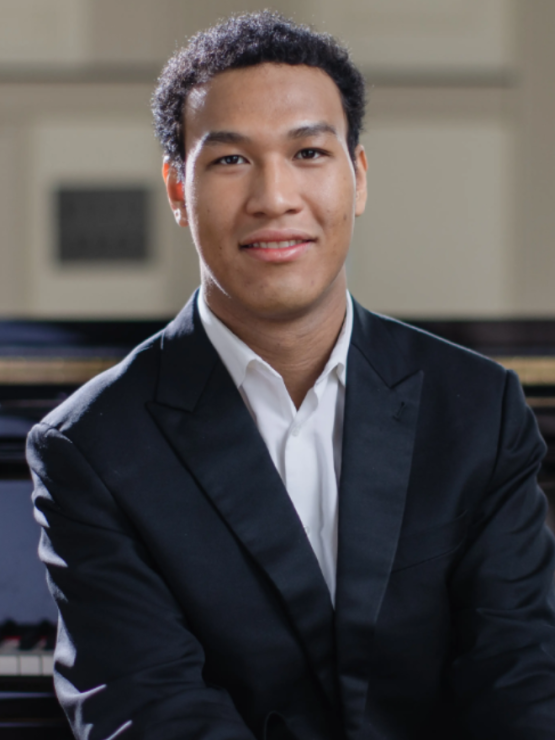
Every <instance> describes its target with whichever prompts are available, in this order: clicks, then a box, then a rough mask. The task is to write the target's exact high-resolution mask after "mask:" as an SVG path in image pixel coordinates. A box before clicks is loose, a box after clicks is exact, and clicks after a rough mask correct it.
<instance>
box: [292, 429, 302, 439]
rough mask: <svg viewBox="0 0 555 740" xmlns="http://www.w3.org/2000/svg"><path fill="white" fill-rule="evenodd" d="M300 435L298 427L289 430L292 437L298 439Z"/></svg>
mask: <svg viewBox="0 0 555 740" xmlns="http://www.w3.org/2000/svg"><path fill="white" fill-rule="evenodd" d="M300 433H301V428H300V427H293V429H291V434H292V435H293V436H294V437H298V436H299V434H300Z"/></svg>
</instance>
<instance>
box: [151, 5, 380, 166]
mask: <svg viewBox="0 0 555 740" xmlns="http://www.w3.org/2000/svg"><path fill="white" fill-rule="evenodd" d="M265 62H274V63H276V64H290V65H293V66H294V65H300V64H305V65H307V66H309V67H318V68H319V69H321V70H323V71H324V72H326V73H327V74H328V75H329V76H330V77H331V79H332V80H333V81H334V82H335V84H336V85H337V87H338V89H339V93H340V95H341V101H342V104H343V110H344V111H345V115H346V117H347V146H348V150H349V154H350V156H351V158H352V159H353V161H354V158H355V149H356V147H357V145H358V142H359V137H360V132H361V130H362V124H363V119H364V109H365V104H366V91H365V83H364V78H363V76H362V74H361V73H360V71H359V70H358V69H357V68H356V66H355V65H354V63H353V62H352V60H351V58H350V56H349V52H348V50H347V49H346V48H345V47H344V46H342V45H341V44H339V43H338V42H337V41H336V40H335V39H334V38H333V37H332V36H330V35H329V34H327V33H318V32H317V31H315V30H313V29H312V28H310V27H309V26H304V25H299V24H297V23H295V22H293V21H291V20H289V19H288V18H285V17H284V16H282V15H280V14H279V13H275V12H271V11H268V10H264V11H261V12H256V13H245V14H242V15H234V16H231V17H230V18H228V19H227V20H225V21H223V22H221V23H219V24H217V25H215V26H212V27H211V28H209V29H207V30H206V31H201V32H199V33H197V34H195V35H194V36H193V37H192V38H191V39H190V41H189V43H188V44H187V46H185V47H184V48H182V49H179V50H178V51H177V52H176V53H175V54H174V55H173V56H172V57H171V58H170V60H169V61H168V63H167V64H166V66H165V67H164V69H163V71H162V74H161V75H160V77H159V79H158V84H157V86H156V89H155V91H154V94H153V96H152V101H151V104H152V112H153V114H154V129H155V133H156V136H157V138H158V139H159V141H160V143H161V145H162V148H163V151H164V155H165V156H167V157H168V158H169V160H170V161H171V162H172V163H173V164H174V165H175V166H176V167H177V170H178V173H179V176H180V177H181V176H182V173H183V165H184V162H185V141H184V125H183V112H184V106H185V102H186V100H187V95H188V94H189V92H190V91H191V90H192V89H193V88H194V87H197V86H198V85H202V84H204V83H206V82H208V81H209V80H210V79H211V78H212V77H214V76H215V75H217V74H220V73H221V72H225V71H226V70H230V69H239V68H244V67H252V66H255V65H257V64H263V63H265Z"/></svg>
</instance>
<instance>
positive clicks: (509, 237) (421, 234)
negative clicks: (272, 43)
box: [0, 0, 555, 317]
mask: <svg viewBox="0 0 555 740" xmlns="http://www.w3.org/2000/svg"><path fill="white" fill-rule="evenodd" d="M263 7H271V8H274V9H277V10H280V11H282V12H283V13H285V14H287V15H290V16H292V17H293V18H295V19H296V20H299V21H303V22H309V23H313V24H314V25H316V27H317V28H319V29H320V30H326V31H329V32H331V33H333V34H335V35H337V36H339V38H341V39H342V40H343V41H345V42H346V43H347V45H348V46H349V47H350V48H351V50H352V52H353V55H354V58H355V60H356V61H357V62H358V64H359V66H360V67H361V69H362V70H363V71H364V74H365V76H366V79H367V81H368V85H369V92H370V105H369V109H368V116H367V124H366V132H365V134H364V137H363V143H364V145H365V147H366V149H367V152H368V158H369V163H370V169H369V175H368V180H369V193H370V198H369V204H368V209H367V213H366V214H365V215H364V216H363V217H362V218H360V219H359V220H358V222H357V226H356V231H355V236H354V240H353V248H352V252H351V255H350V258H349V265H348V268H349V280H350V286H351V289H352V291H353V293H354V294H355V296H356V297H357V298H358V299H359V300H361V301H362V303H364V304H365V305H366V306H368V307H369V308H372V309H374V310H377V311H382V312H386V313H390V314H393V315H397V316H403V317H439V316H441V317H508V316H524V315H525V316H538V317H541V316H549V317H553V316H555V289H554V286H555V86H554V84H553V77H554V74H555V44H553V41H552V39H553V34H554V31H555V2H553V0H341V1H339V0H296V1H295V2H294V1H293V0H274V2H271V3H265V2H262V1H261V2H257V1H256V0H244V1H241V0H202V2H200V1H199V0H0V316H25V317H30V316H35V317H46V316H48V317H145V316H148V317H154V316H168V315H171V314H173V313H174V312H175V311H176V310H178V308H179V307H180V306H181V305H182V304H183V303H184V302H185V301H186V299H187V298H188V296H189V295H190V293H191V292H192V290H193V289H194V288H195V286H196V285H197V282H198V267H197V259H196V255H195V252H194V248H193V246H192V244H191V242H190V240H189V238H188V235H187V234H186V233H185V232H184V231H183V230H181V229H179V228H178V227H177V226H175V224H174V223H173V218H172V215H171V213H170V211H169V208H168V207H167V205H166V202H165V195H164V192H163V189H162V182H161V178H160V176H159V173H160V164H161V162H160V152H159V149H158V145H157V143H156V141H155V139H154V137H153V134H152V127H151V119H150V112H149V98H150V95H151V92H152V89H153V86H154V83H155V80H156V77H157V75H158V74H159V71H160V68H161V66H162V64H163V63H164V61H165V60H166V59H167V57H168V56H169V55H170V54H171V53H172V51H173V50H174V49H175V48H176V46H179V45H182V44H183V43H184V41H185V40H186V37H187V36H189V35H191V34H192V33H194V32H195V31H197V30H198V29H200V28H203V27H206V26H207V25H210V24H211V23H213V22H214V21H216V20H217V19H218V18H220V17H222V16H225V15H227V14H229V13H230V12H232V11H242V10H253V9H258V8H263ZM114 192H115V193H119V194H120V195H121V194H122V193H123V194H124V196H123V197H124V200H125V198H127V201H126V202H127V204H128V208H130V209H131V210H130V211H129V213H134V212H136V209H137V208H139V209H140V211H141V214H142V215H141V218H142V219H143V221H144V223H143V227H142V228H143V239H144V244H142V247H141V248H139V249H135V251H133V249H131V251H130V252H129V251H128V252H126V251H125V250H126V249H127V247H129V244H127V243H126V242H125V239H123V238H122V241H121V243H120V246H119V248H120V252H117V250H116V252H114V254H116V253H117V254H119V255H120V256H119V258H118V259H111V258H110V257H107V256H106V254H105V255H104V257H102V255H100V257H99V256H98V255H96V257H95V258H94V259H91V258H90V255H89V256H88V257H87V255H86V254H84V255H83V254H81V256H79V254H77V255H76V254H72V253H71V249H70V250H69V252H67V251H64V249H65V247H64V246H63V243H65V242H64V239H65V238H66V237H64V234H63V233H62V232H63V230H64V229H66V230H67V229H69V231H70V232H71V229H74V232H75V233H73V232H71V233H73V237H72V238H74V242H75V243H76V244H79V243H80V242H79V239H81V241H82V244H83V245H85V247H86V244H87V238H88V237H87V233H81V232H82V231H83V228H85V231H86V230H87V228H89V229H92V230H94V229H95V228H97V227H96V226H95V225H94V214H95V213H96V214H97V221H98V220H99V219H100V220H102V218H101V216H98V214H102V213H105V210H104V211H102V208H104V209H105V205H104V206H103V205H102V202H103V201H102V193H104V194H106V193H108V194H109V193H112V194H113V193H114ZM99 193H100V195H99ZM125 193H126V194H127V195H125ZM133 194H134V195H133ZM99 198H100V200H99ZM137 198H138V200H137ZM141 198H142V199H143V200H141ZM87 203H93V204H96V205H95V206H94V207H92V206H91V211H90V212H89V213H87V212H86V204H87ZM141 203H142V204H143V205H142V206H141ZM84 204H85V212H83V207H84ZM134 208H135V211H133V209H134ZM64 209H65V210H64ZM62 213H65V214H66V217H67V214H68V213H69V221H68V220H67V218H66V222H64V223H65V226H64V227H63V228H62V225H61V221H60V219H61V218H62V216H61V215H60V214H62ZM91 213H92V215H91ZM72 214H73V215H72ZM79 214H80V215H79ZM72 218H73V221H72ZM87 218H89V223H88V224H87ZM79 219H80V220H79ZM116 221H117V219H116ZM114 223H115V222H114ZM68 224H69V226H68ZM72 224H73V225H72ZM79 229H81V232H79ZM117 229H118V226H117V223H115V226H114V229H113V233H116V232H117ZM78 232H79V233H78ZM64 233H65V232H64ZM71 233H70V236H71ZM79 234H80V235H79ZM66 236H67V235H66ZM97 236H98V234H97ZM100 237H101V238H105V239H106V240H107V241H106V244H107V245H108V246H107V249H108V247H109V246H110V244H111V242H110V238H111V235H110V234H104V235H102V234H101V235H100ZM62 242H63V243H62ZM68 243H69V242H68ZM126 244H127V246H126ZM110 249H111V247H110ZM85 251H86V250H85ZM109 254H112V253H111V252H109Z"/></svg>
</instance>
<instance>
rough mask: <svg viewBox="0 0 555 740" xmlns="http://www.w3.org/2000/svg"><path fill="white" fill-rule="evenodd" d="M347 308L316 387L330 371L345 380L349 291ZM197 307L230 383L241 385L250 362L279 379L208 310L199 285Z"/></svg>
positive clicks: (350, 315) (350, 309)
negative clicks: (231, 381) (229, 378)
mask: <svg viewBox="0 0 555 740" xmlns="http://www.w3.org/2000/svg"><path fill="white" fill-rule="evenodd" d="M346 303H347V310H346V313H345V320H344V321H343V326H342V327H341V331H340V332H339V336H338V338H337V341H336V343H335V346H334V348H333V350H332V353H331V355H330V357H329V359H328V361H327V363H326V366H325V367H324V370H323V371H322V373H321V375H320V377H319V378H318V380H317V381H316V383H315V387H316V386H318V385H319V384H320V383H321V382H322V381H323V380H324V379H325V378H326V377H327V376H328V375H329V374H330V373H331V372H332V371H333V370H335V371H336V373H337V377H338V379H339V381H340V382H341V384H342V385H345V383H346V377H347V353H348V351H349V344H350V342H351V334H352V331H353V303H352V299H351V296H350V294H349V292H348V291H347V302H346ZM197 306H198V311H199V315H200V320H201V321H202V325H203V327H204V330H205V332H206V334H207V335H208V339H209V340H210V341H211V343H212V345H213V346H214V348H215V350H216V352H217V353H218V354H219V355H220V358H221V360H222V362H223V363H224V365H225V366H226V368H227V369H228V371H229V374H230V375H231V377H232V379H233V382H234V383H235V385H236V386H237V388H240V387H241V386H242V385H243V383H244V380H245V375H246V374H247V370H248V367H249V365H250V364H251V363H256V364H258V365H261V366H262V367H264V368H265V370H266V371H267V372H269V373H270V374H271V375H274V376H276V377H278V378H281V376H280V375H279V373H278V372H276V371H275V370H274V368H273V367H271V365H269V364H268V363H267V362H266V361H265V360H263V359H262V357H260V356H259V355H257V354H256V352H254V351H253V350H252V349H251V348H250V347H249V346H248V345H247V344H245V342H243V341H242V340H241V339H239V337H238V336H237V335H236V334H234V333H233V332H232V331H230V329H228V328H227V326H226V325H225V324H224V323H223V322H221V321H220V319H219V318H218V317H217V316H216V315H215V314H214V313H213V312H212V311H211V310H210V308H209V307H208V304H207V303H206V299H205V297H204V290H203V288H202V286H201V288H200V290H199V292H198V295H197Z"/></svg>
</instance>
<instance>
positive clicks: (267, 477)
mask: <svg viewBox="0 0 555 740" xmlns="http://www.w3.org/2000/svg"><path fill="white" fill-rule="evenodd" d="M149 410H150V412H151V414H152V415H153V417H154V419H155V421H156V422H157V424H158V426H159V427H160V429H161V431H162V432H163V434H164V435H165V437H166V439H167V440H168V442H169V443H170V445H171V446H172V447H173V448H174V450H175V451H176V453H177V454H178V456H179V457H180V459H181V461H182V462H183V464H184V465H185V467H186V468H187V469H188V470H189V472H190V473H191V474H192V475H193V477H194V478H195V480H196V481H197V483H198V485H199V486H200V488H201V489H202V490H203V491H204V493H205V494H206V495H207V496H208V497H209V498H210V499H211V501H212V502H213V504H214V506H215V507H216V508H217V510H218V511H219V513H220V515H221V516H222V518H223V519H224V520H225V521H226V522H227V524H228V526H229V527H230V529H231V530H232V531H233V532H234V534H235V536H236V537H237V538H238V539H239V540H240V541H241V543H242V544H243V546H244V547H245V548H246V550H247V551H248V553H249V554H250V556H251V557H252V559H253V560H254V561H255V562H256V563H257V565H258V566H259V567H260V568H261V569H262V570H263V571H264V572H265V573H266V575H267V576H268V577H269V579H270V580H271V582H272V583H273V585H274V587H275V588H276V589H277V592H278V593H279V594H280V596H281V599H282V603H283V604H284V607H285V609H286V611H287V613H288V615H289V617H290V619H291V621H292V623H293V625H294V628H295V629H296V631H297V634H298V636H299V638H300V640H301V643H302V645H303V647H304V649H305V652H306V654H307V657H308V660H309V662H310V664H311V666H312V668H313V670H314V672H315V674H316V676H317V678H318V679H319V681H320V683H321V685H322V687H323V689H324V692H325V693H326V695H327V696H328V699H329V700H330V702H331V703H332V704H333V705H334V704H335V703H336V697H335V690H334V678H333V639H334V638H333V608H332V605H331V601H330V596H329V591H328V588H327V586H326V584H325V581H324V579H323V576H322V573H321V571H320V568H319V565H318V562H317V560H316V558H315V556H314V553H313V551H312V548H311V547H310V544H309V542H308V540H307V538H306V535H305V533H304V530H303V527H302V525H301V522H300V520H299V518H298V516H297V514H296V512H295V509H294V507H293V505H292V503H291V500H290V498H289V496H288V494H287V492H286V490H285V488H284V486H283V483H282V481H281V478H280V477H279V475H278V473H277V470H276V469H275V467H274V465H273V463H272V460H271V458H270V456H269V453H268V451H267V449H266V446H265V444H264V441H263V440H262V438H261V436H260V434H259V433H258V430H257V429H256V426H255V424H254V422H253V420H252V418H251V416H250V414H249V412H248V411H247V409H246V407H245V404H244V402H243V400H242V398H241V396H240V394H239V392H238V391H237V389H236V387H235V385H234V384H233V381H232V379H231V377H230V376H229V374H228V372H227V370H226V369H225V367H224V365H223V363H222V362H221V361H220V359H219V357H218V355H217V353H216V351H215V350H214V348H213V347H212V345H211V343H210V342H209V340H208V338H207V337H206V334H205V333H204V329H203V328H202V324H201V322H200V319H199V317H198V313H197V310H196V303H195V302H194V299H193V300H192V301H191V302H190V303H189V304H188V305H187V306H186V307H185V309H184V310H183V312H182V314H180V316H178V317H177V319H176V320H175V321H174V322H172V324H170V326H169V327H168V329H167V330H166V332H165V335H164V338H163V352H162V360H161V372H160V381H159V385H158V393H157V399H156V402H155V403H152V404H150V405H149Z"/></svg>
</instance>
